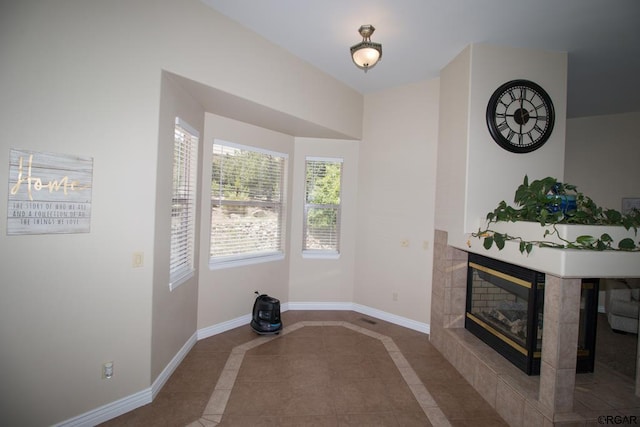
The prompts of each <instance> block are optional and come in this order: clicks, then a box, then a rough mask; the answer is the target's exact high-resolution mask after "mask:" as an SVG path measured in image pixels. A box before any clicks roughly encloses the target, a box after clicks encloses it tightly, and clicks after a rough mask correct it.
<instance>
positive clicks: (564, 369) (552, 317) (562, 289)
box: [538, 274, 582, 414]
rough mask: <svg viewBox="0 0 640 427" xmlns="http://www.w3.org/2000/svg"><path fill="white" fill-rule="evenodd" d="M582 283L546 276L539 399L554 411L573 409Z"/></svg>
mask: <svg viewBox="0 0 640 427" xmlns="http://www.w3.org/2000/svg"><path fill="white" fill-rule="evenodd" d="M581 284H582V280H581V279H563V278H560V277H556V276H552V275H549V274H547V275H546V283H545V290H544V326H543V335H542V363H541V366H540V391H539V396H538V401H539V402H540V404H542V405H543V406H544V407H546V408H547V409H548V410H550V412H551V413H552V414H556V413H562V412H571V411H572V410H573V393H574V388H575V382H576V354H577V351H578V331H579V320H580V292H581Z"/></svg>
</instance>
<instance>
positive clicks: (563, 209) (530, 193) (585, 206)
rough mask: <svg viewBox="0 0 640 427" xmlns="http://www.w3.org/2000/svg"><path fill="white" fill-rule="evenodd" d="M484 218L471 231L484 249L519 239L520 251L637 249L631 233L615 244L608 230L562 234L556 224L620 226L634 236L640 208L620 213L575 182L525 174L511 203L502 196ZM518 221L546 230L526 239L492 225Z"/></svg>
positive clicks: (502, 245)
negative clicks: (539, 237)
mask: <svg viewBox="0 0 640 427" xmlns="http://www.w3.org/2000/svg"><path fill="white" fill-rule="evenodd" d="M486 220H487V226H486V228H485V229H479V230H478V232H477V233H472V236H473V237H477V238H479V239H482V240H483V246H484V248H485V249H490V248H491V247H492V246H493V244H495V245H496V247H497V248H498V249H502V248H503V247H504V245H505V243H506V242H507V241H518V242H519V245H520V247H519V249H520V252H522V253H525V252H526V253H527V254H528V253H530V252H531V250H532V249H533V247H534V246H538V247H550V248H560V249H585V250H596V251H604V250H619V251H640V242H636V241H635V240H634V239H633V238H631V237H624V238H621V239H620V240H619V241H618V242H617V245H615V246H614V239H613V238H612V237H611V235H610V233H607V232H604V233H602V234H600V236H593V235H588V234H582V235H579V236H576V237H575V238H567V237H566V236H564V235H562V233H560V232H559V230H558V227H557V226H558V225H560V224H576V225H599V226H614V227H623V228H624V229H625V230H627V231H630V230H633V233H634V236H635V237H636V238H637V233H638V228H639V227H640V211H639V210H637V209H633V210H632V211H631V212H629V213H627V214H622V213H620V212H619V211H616V210H614V209H604V208H601V207H599V206H597V205H596V204H595V203H594V201H593V200H592V199H591V198H590V197H588V196H586V195H584V194H582V193H581V192H579V191H578V190H577V187H576V186H575V185H572V184H566V183H561V182H558V180H557V179H555V178H552V177H547V178H544V179H540V180H535V181H532V182H531V183H529V178H528V177H527V176H525V177H524V181H523V183H522V184H521V185H520V186H519V187H518V188H517V190H516V193H515V197H514V206H511V205H508V204H507V203H506V202H505V201H504V200H503V201H501V202H500V203H499V204H498V207H496V208H495V209H494V210H493V211H492V212H489V213H488V214H487V216H486ZM518 221H525V222H534V223H535V222H537V223H539V224H540V225H541V226H542V227H544V230H545V231H544V234H543V239H542V240H528V239H525V238H522V237H518V236H514V235H512V234H509V233H508V232H501V231H496V230H494V229H492V225H495V224H496V223H498V222H518ZM494 228H496V227H494ZM551 237H554V238H553V239H551Z"/></svg>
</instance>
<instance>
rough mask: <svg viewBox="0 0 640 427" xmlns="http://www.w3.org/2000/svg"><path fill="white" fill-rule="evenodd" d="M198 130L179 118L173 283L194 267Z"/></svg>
mask: <svg viewBox="0 0 640 427" xmlns="http://www.w3.org/2000/svg"><path fill="white" fill-rule="evenodd" d="M198 137H199V133H198V131H196V130H195V129H193V128H192V127H191V126H189V125H188V124H187V123H185V122H184V121H183V120H181V119H180V118H177V117H176V123H175V132H174V145H173V192H172V204H171V256H170V262H169V272H170V281H171V286H172V287H173V286H174V285H175V284H176V282H177V281H179V280H180V279H182V278H184V277H185V276H186V275H188V274H190V273H191V272H192V271H193V268H194V245H195V221H196V179H197V169H198V167H197V166H198V163H197V158H198Z"/></svg>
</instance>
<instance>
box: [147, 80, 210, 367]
mask: <svg viewBox="0 0 640 427" xmlns="http://www.w3.org/2000/svg"><path fill="white" fill-rule="evenodd" d="M160 96H161V98H160V114H159V115H160V119H159V123H158V156H157V161H158V168H157V171H158V176H157V178H156V200H155V203H156V206H155V224H156V225H155V235H154V251H153V256H154V257H153V299H152V332H151V378H152V379H155V378H157V377H158V375H160V373H161V372H162V370H163V369H164V368H165V367H166V366H167V364H168V363H169V362H170V361H171V359H172V358H173V357H174V356H175V355H176V354H177V353H178V352H179V350H180V349H181V348H182V347H183V346H184V345H185V343H186V342H187V341H188V340H189V338H191V337H192V336H193V335H194V330H195V329H196V314H197V298H198V254H199V251H198V249H199V247H198V243H199V241H200V236H199V230H200V227H198V225H199V224H196V239H197V241H196V246H195V250H196V252H195V258H194V262H195V274H194V275H193V277H191V278H189V279H188V280H187V281H186V282H184V283H182V284H181V285H180V286H178V287H177V288H175V289H173V290H170V289H169V286H168V284H169V270H168V269H167V267H166V266H167V265H169V257H170V253H169V252H170V245H171V203H170V200H171V197H172V188H173V181H172V178H173V147H174V130H175V118H176V117H180V119H182V120H184V121H186V122H187V123H188V124H189V125H191V126H192V127H193V128H194V129H196V130H198V132H199V136H200V141H202V139H203V136H204V111H203V110H202V106H201V105H200V104H198V103H197V102H196V101H195V100H194V99H193V98H192V97H191V96H190V95H189V94H188V93H186V92H185V91H184V90H182V88H181V87H180V85H179V83H178V81H176V78H175V77H174V76H172V75H171V74H169V73H165V72H163V73H162V82H161V93H160ZM203 145H204V144H202V143H201V144H200V150H199V153H198V159H202V147H203ZM201 169H202V168H201ZM200 203H201V202H200V201H198V206H200Z"/></svg>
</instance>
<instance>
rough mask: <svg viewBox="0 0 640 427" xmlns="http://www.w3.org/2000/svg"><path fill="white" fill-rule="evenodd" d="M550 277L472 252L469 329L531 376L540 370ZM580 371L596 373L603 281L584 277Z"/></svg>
mask: <svg viewBox="0 0 640 427" xmlns="http://www.w3.org/2000/svg"><path fill="white" fill-rule="evenodd" d="M544 285H545V275H544V273H540V272H537V271H534V270H530V269H528V268H524V267H520V266H517V265H513V264H509V263H505V262H502V261H499V260H496V259H493V258H487V257H484V256H481V255H478V254H474V253H469V263H468V273H467V306H466V317H465V328H466V329H467V330H469V331H470V332H471V333H472V334H474V335H475V336H477V337H478V338H480V339H481V340H482V341H484V342H485V343H486V344H487V345H489V346H490V347H492V348H493V349H494V350H496V351H497V352H498V353H499V354H501V355H502V356H503V357H505V358H506V359H508V360H509V361H510V362H511V363H513V364H514V365H515V366H517V367H518V368H519V369H521V370H522V371H523V372H525V373H526V374H527V375H538V374H539V373H540V358H541V352H542V330H543V322H544V319H543V314H544ZM581 295H582V298H581V306H580V332H579V342H578V352H577V361H576V362H577V367H576V371H577V372H593V365H594V350H595V331H596V319H597V298H596V297H597V295H598V280H583V282H582V293H581Z"/></svg>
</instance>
